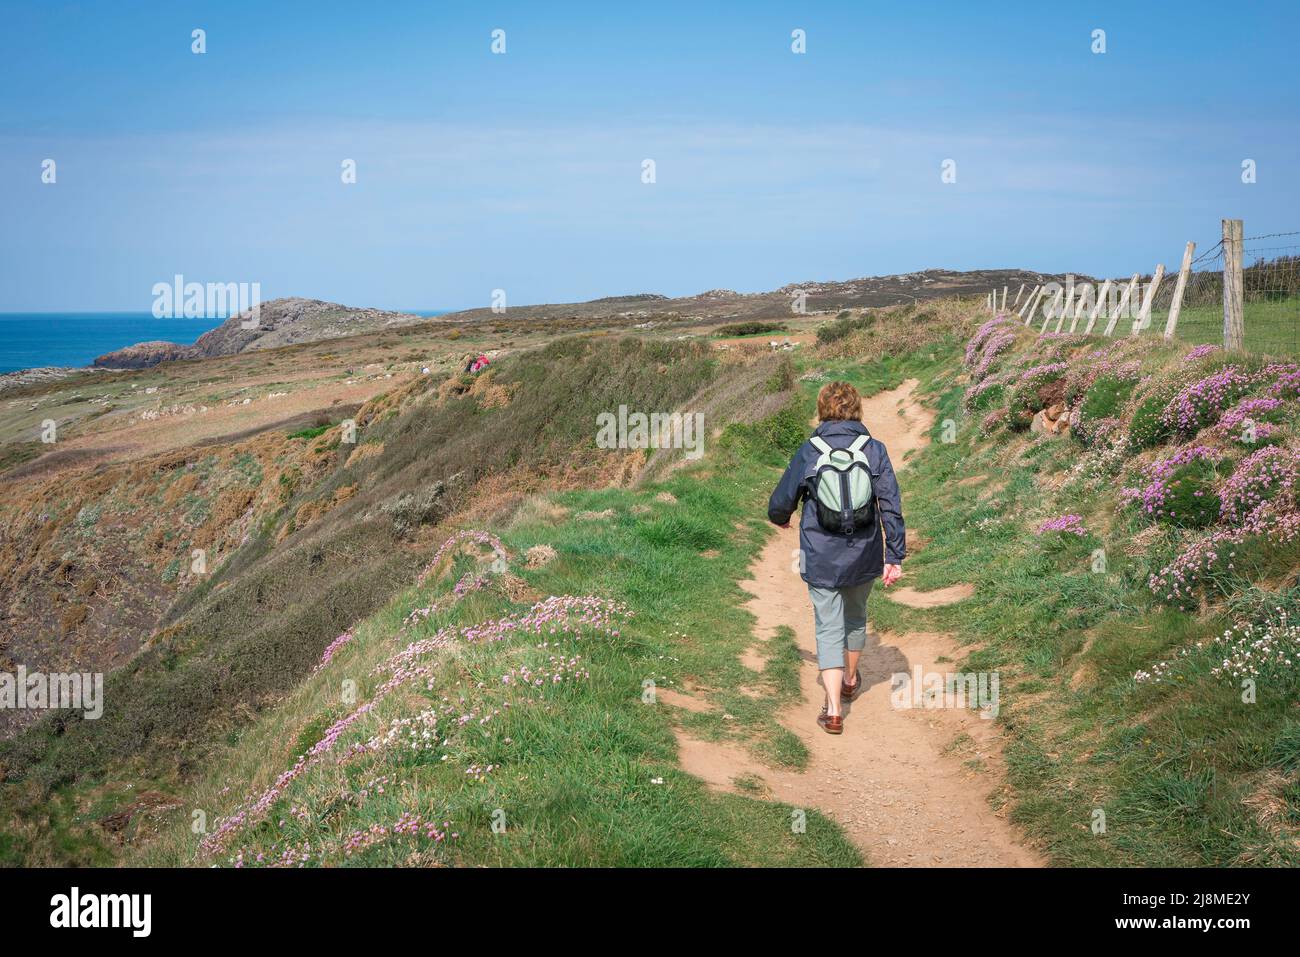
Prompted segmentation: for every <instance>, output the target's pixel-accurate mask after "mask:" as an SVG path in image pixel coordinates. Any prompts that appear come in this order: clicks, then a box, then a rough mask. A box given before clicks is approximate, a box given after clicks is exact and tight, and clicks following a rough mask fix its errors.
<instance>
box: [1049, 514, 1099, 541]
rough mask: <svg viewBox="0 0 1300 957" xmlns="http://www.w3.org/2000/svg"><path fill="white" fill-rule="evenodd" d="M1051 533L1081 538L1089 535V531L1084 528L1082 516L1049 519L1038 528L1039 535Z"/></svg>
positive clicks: (1063, 516) (1062, 516)
mask: <svg viewBox="0 0 1300 957" xmlns="http://www.w3.org/2000/svg"><path fill="white" fill-rule="evenodd" d="M1049 532H1061V533H1063V534H1066V535H1078V536H1079V537H1080V538H1083V537H1085V536H1086V535H1087V534H1088V530H1087V529H1086V528H1084V527H1083V517H1082V516H1081V515H1061V516H1058V517H1057V518H1052V519H1048V520H1047V521H1046V522H1043V524H1041V525H1039V526H1038V534H1039V535H1046V534H1048V533H1049Z"/></svg>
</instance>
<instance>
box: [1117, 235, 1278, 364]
mask: <svg viewBox="0 0 1300 957" xmlns="http://www.w3.org/2000/svg"><path fill="white" fill-rule="evenodd" d="M1288 239H1289V240H1292V241H1291V242H1289V243H1288V242H1287V241H1286V240H1288ZM1242 262H1243V267H1242V270H1241V276H1242V303H1243V314H1244V320H1245V321H1244V326H1245V348H1246V349H1247V350H1248V351H1250V352H1261V353H1268V354H1274V355H1295V354H1300V232H1294V233H1277V234H1273V235H1270V236H1258V237H1252V238H1247V239H1245V240H1243V243H1242ZM1151 278H1152V277H1151V276H1143V277H1141V280H1140V281H1141V283H1142V285H1143V287H1144V288H1146V287H1147V286H1148V285H1149V283H1150V281H1151ZM1177 279H1178V275H1177V273H1174V274H1173V275H1172V276H1169V275H1166V276H1165V277H1164V280H1163V281H1162V282H1161V284H1160V286H1159V287H1157V290H1156V296H1155V299H1154V300H1153V303H1152V308H1151V316H1150V320H1149V321H1148V322H1147V323H1146V324H1145V325H1144V326H1143V328H1142V329H1140V330H1139V331H1140V332H1141V333H1142V334H1146V335H1151V334H1154V335H1163V334H1164V331H1165V327H1166V324H1167V322H1168V319H1169V311H1170V307H1171V305H1172V303H1173V300H1174V296H1175V295H1176V293H1177V285H1178V284H1177ZM1174 336H1175V337H1176V338H1178V339H1181V340H1183V341H1185V342H1191V343H1194V344H1197V345H1199V344H1201V343H1213V344H1215V345H1223V243H1222V242H1219V243H1216V244H1215V245H1214V246H1213V247H1212V248H1210V249H1209V250H1207V251H1206V252H1204V253H1202V254H1201V255H1199V256H1198V257H1197V258H1196V259H1195V260H1194V261H1193V263H1192V266H1191V269H1190V271H1189V272H1188V276H1187V282H1186V287H1185V288H1184V289H1183V295H1182V308H1181V309H1180V311H1179V314H1178V319H1177V324H1176V326H1175V328H1174Z"/></svg>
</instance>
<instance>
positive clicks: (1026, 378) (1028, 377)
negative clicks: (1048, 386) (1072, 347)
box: [1019, 362, 1070, 385]
mask: <svg viewBox="0 0 1300 957" xmlns="http://www.w3.org/2000/svg"><path fill="white" fill-rule="evenodd" d="M1069 368H1070V366H1069V364H1068V363H1065V362H1047V363H1044V364H1043V365H1040V366H1034V367H1033V368H1030V369H1026V370H1025V371H1024V372H1022V373H1020V380H1019V381H1020V384H1021V385H1029V384H1033V385H1037V384H1038V383H1040V382H1047V381H1049V380H1051V379H1057V378H1060V377H1061V376H1062V375H1063V374H1064V373H1065V372H1066V371H1067V370H1068V369H1069Z"/></svg>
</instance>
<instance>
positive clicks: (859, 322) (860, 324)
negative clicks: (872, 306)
mask: <svg viewBox="0 0 1300 957" xmlns="http://www.w3.org/2000/svg"><path fill="white" fill-rule="evenodd" d="M873 322H875V316H874V315H872V314H871V313H869V312H864V313H863V314H862V315H860V316H856V317H855V316H854V315H853V314H852V313H850V312H848V311H845V312H841V313H840V314H839V315H838V316H836V317H835V319H833V320H832V321H831V322H828V323H826V324H825V325H823V326H819V327H818V329H817V341H818V342H820V343H823V344H825V343H828V342H839V341H840V340H841V339H844V338H845V337H846V336H848V335H849V334H850V333H852V332H856V331H857V330H859V329H866V328H868V327H869V326H870V325H871V324H872V323H873Z"/></svg>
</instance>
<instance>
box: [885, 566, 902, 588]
mask: <svg viewBox="0 0 1300 957" xmlns="http://www.w3.org/2000/svg"><path fill="white" fill-rule="evenodd" d="M902 577H903V566H902V565H886V566H885V572H884V574H883V575H881V576H880V583H881V584H882V585H884V586H885V587H886V588H888V587H889V586H890V585H892V584H894V582H896V581H898V580H899V579H900V578H902Z"/></svg>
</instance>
